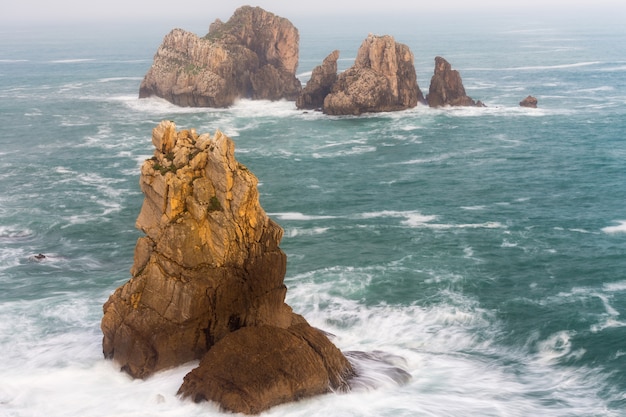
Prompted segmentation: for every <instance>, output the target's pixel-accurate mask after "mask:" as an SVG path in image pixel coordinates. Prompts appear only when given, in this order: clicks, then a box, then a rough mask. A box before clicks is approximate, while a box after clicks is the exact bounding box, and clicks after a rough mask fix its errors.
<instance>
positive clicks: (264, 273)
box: [101, 121, 353, 412]
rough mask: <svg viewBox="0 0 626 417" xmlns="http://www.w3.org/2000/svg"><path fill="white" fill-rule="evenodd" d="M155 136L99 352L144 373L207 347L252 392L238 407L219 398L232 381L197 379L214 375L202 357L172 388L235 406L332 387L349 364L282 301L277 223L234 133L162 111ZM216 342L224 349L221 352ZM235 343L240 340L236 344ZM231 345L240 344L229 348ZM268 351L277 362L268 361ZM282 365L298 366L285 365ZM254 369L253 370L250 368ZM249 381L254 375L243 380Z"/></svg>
mask: <svg viewBox="0 0 626 417" xmlns="http://www.w3.org/2000/svg"><path fill="white" fill-rule="evenodd" d="M152 143H153V144H154V146H155V148H156V150H155V152H154V157H152V158H151V159H148V160H146V161H145V162H144V164H143V165H142V167H141V178H140V185H141V189H142V191H143V193H144V196H145V198H144V202H143V206H142V208H141V213H140V214H139V217H138V218H137V223H136V225H137V227H138V228H139V229H140V230H142V231H143V232H144V233H145V234H146V235H145V236H144V237H141V238H139V239H138V241H137V245H136V247H135V256H134V263H133V266H132V268H131V275H132V277H131V279H130V280H129V281H128V282H127V283H126V284H124V285H123V286H121V287H120V288H118V289H117V290H116V291H115V292H114V293H113V294H112V295H111V296H110V298H109V300H108V301H107V302H106V303H105V304H104V316H103V318H102V323H101V328H102V331H103V334H104V338H103V352H104V355H105V357H106V358H110V359H112V360H114V361H115V362H116V363H118V364H119V366H120V367H121V368H122V369H123V370H124V371H126V372H127V373H128V374H130V375H131V376H133V377H136V378H145V377H148V376H150V375H151V374H153V373H154V372H156V371H158V370H162V369H165V368H170V367H173V366H178V365H181V364H183V363H186V362H189V361H191V360H198V359H202V358H203V357H204V356H205V354H207V352H212V351H213V349H214V348H215V349H217V350H216V351H215V352H213V353H211V356H210V357H211V358H212V359H209V363H210V368H211V369H213V370H214V371H215V372H217V371H218V370H220V369H222V370H230V372H232V374H231V376H232V378H233V384H238V385H236V386H237V387H239V388H241V389H242V390H244V391H245V392H246V393H247V394H246V395H248V394H249V396H250V398H252V399H251V400H250V399H248V397H246V402H245V404H246V405H245V407H244V406H242V407H243V408H240V409H237V408H236V407H235V406H232V405H228V404H230V402H229V401H230V400H228V398H231V394H229V393H228V392H227V391H228V390H229V389H231V388H232V387H230V386H228V387H226V386H224V387H222V388H223V391H219V390H215V389H213V386H212V385H208V388H207V387H204V386H203V384H202V383H199V382H197V381H198V378H196V376H197V375H200V379H203V380H205V379H206V381H209V382H207V384H210V383H212V382H210V381H213V380H211V379H210V377H205V376H203V375H204V371H203V370H202V367H201V369H200V370H199V371H197V372H195V373H194V374H193V375H194V377H193V378H192V377H190V378H191V379H190V381H192V380H193V381H196V382H194V383H193V384H192V385H193V387H194V388H193V390H187V388H185V389H182V391H181V392H182V393H184V394H185V395H191V396H192V397H193V398H194V400H200V399H202V398H205V399H207V400H215V401H218V402H220V403H221V404H223V406H224V407H226V408H228V409H230V410H232V411H236V412H239V411H241V412H257V411H258V410H262V409H264V407H268V406H271V405H274V404H278V403H280V402H285V401H291V400H295V399H297V398H301V397H304V396H308V395H315V394H319V393H321V392H326V391H327V390H329V389H340V388H341V386H343V385H345V383H344V382H343V378H348V377H349V376H350V375H351V374H352V372H353V371H352V368H351V365H350V364H349V362H348V361H347V360H346V359H345V357H344V356H343V355H342V354H341V352H339V351H338V350H337V348H335V347H334V346H333V345H332V343H331V342H330V341H328V340H327V339H326V337H325V336H324V335H323V334H322V333H321V332H319V331H317V330H315V329H313V328H311V327H310V326H309V325H308V323H307V322H306V320H304V318H302V317H301V316H299V315H296V314H294V313H293V312H292V309H291V308H290V307H289V306H288V305H287V304H285V302H284V300H285V294H286V291H287V289H286V287H285V285H284V282H283V281H284V275H285V271H286V255H285V254H284V252H283V251H282V250H281V249H280V248H279V243H280V239H281V238H282V235H283V230H282V228H281V227H280V226H278V225H277V224H276V223H274V222H273V221H272V220H271V219H270V218H269V217H268V216H267V215H266V214H265V212H264V210H263V209H262V207H261V206H260V204H259V194H258V190H257V183H258V180H257V178H256V177H255V176H254V175H253V174H252V173H251V172H250V171H249V170H248V169H247V168H246V167H244V166H243V165H241V164H240V163H238V162H237V161H236V160H235V157H234V143H233V142H232V140H230V139H229V138H228V137H226V136H225V135H223V134H222V133H220V132H219V131H218V132H216V133H215V135H213V136H211V135H209V134H202V135H198V134H197V133H196V132H195V130H193V129H192V130H182V131H177V130H176V125H175V124H174V123H173V122H169V121H164V122H161V123H160V124H159V125H158V126H157V127H156V128H155V129H154V130H153V132H152ZM268 328H269V329H268ZM243 329H245V331H244V332H242V330H243ZM240 332H241V333H240ZM285 332H287V333H285ZM234 334H237V336H234ZM231 335H232V336H231ZM280 335H283V336H284V335H289V338H287V337H286V336H285V337H283V336H280ZM227 337H228V338H227ZM279 338H280V343H278V342H277V340H278V339H279ZM224 339H225V341H224V342H223V343H222V345H220V343H221V341H222V340H224ZM274 339H276V340H274ZM224 344H225V345H226V346H228V348H227V350H228V351H229V352H230V353H229V355H226V356H222V354H221V353H219V352H221V351H220V349H222V348H219V346H224ZM233 344H235V345H238V346H239V345H241V346H243V347H241V348H238V349H239V350H233V349H235V348H233ZM218 345H219V346H218ZM307 346H308V347H307ZM320 346H321V347H320ZM331 346H332V347H331ZM272 349H274V350H272ZM296 351H297V352H298V355H296V354H295V353H294V354H291V353H288V352H292V353H293V352H296ZM305 351H306V352H305ZM233 352H239V353H240V354H241V356H238V357H237V358H234V357H233V356H232V355H233ZM268 352H269V353H268ZM274 353H275V354H279V355H282V354H284V355H286V356H285V357H281V358H275V359H274V362H271V363H273V365H271V366H270V365H264V366H265V367H264V368H259V367H258V366H257V365H256V363H255V362H254V361H255V360H256V359H255V358H258V357H260V356H262V357H265V358H268V355H269V356H271V355H272V354H274ZM259 355H260V356H259ZM264 355H265V356H264ZM299 355H301V357H300V356H299ZM268 361H269V359H268ZM277 361H278V362H280V361H286V362H281V364H280V366H281V367H282V368H276V369H274V366H275V365H276V366H277ZM292 361H293V362H292ZM234 362H238V363H239V365H238V367H235V366H234V365H233V363H234ZM268 363H269V362H268ZM328 363H330V364H332V367H330V368H329V367H328V366H326V365H327V364H328ZM267 367H269V368H267ZM288 369H302V370H303V371H302V372H298V373H293V374H288V372H290V371H287V370H288ZM312 369H315V372H313V371H311V370H312ZM251 370H253V371H252V372H253V373H254V374H255V376H254V378H258V379H254V378H252V377H251V376H249V375H247V374H248V373H250V372H251ZM283 370H285V372H287V374H285V373H283ZM305 370H306V371H305ZM212 372H213V371H212ZM259 372H261V373H260V374H259ZM272 372H277V373H279V374H280V375H282V377H281V378H283V379H281V380H280V381H282V382H280V384H279V388H280V389H279V388H276V387H275V386H274V385H272V384H273V382H271V381H274V379H275V374H273V373H272ZM238 373H242V375H238ZM324 375H325V376H326V379H324V378H323V377H324ZM338 376H340V377H338ZM221 377H222V376H221V374H220V375H219V378H221ZM207 378H208V379H207ZM263 378H265V379H263ZM261 380H263V381H266V382H267V384H265V385H264V384H260V381H261ZM237 381H239V382H237ZM285 381H288V382H285ZM246 383H249V384H253V385H250V386H247V387H246V388H245V389H244V387H245V386H246ZM189 384H191V382H189V383H188V384H187V386H188V385H189ZM234 386H235V385H234ZM229 387H230V388H229ZM244 391H242V392H244ZM257 400H258V401H257ZM242 404H243V403H242Z"/></svg>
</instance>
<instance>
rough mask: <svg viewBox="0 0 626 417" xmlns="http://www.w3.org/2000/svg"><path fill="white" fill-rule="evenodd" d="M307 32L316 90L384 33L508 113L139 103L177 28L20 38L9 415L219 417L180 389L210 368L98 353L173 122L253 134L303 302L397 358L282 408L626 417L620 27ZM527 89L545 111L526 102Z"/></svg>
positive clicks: (6, 318)
mask: <svg viewBox="0 0 626 417" xmlns="http://www.w3.org/2000/svg"><path fill="white" fill-rule="evenodd" d="M287 17H288V16H287ZM214 18H215V17H213V16H210V17H207V19H206V21H203V22H199V23H197V24H196V23H194V24H195V25H196V26H193V25H192V27H186V28H187V29H189V30H193V31H195V32H197V33H199V34H204V32H206V30H205V27H207V26H208V23H209V22H210V21H212V20H213V19H214ZM294 23H296V25H297V26H298V27H299V28H300V32H301V45H300V49H301V55H300V58H301V60H300V68H299V74H300V75H299V76H300V78H301V79H302V81H303V82H306V80H307V78H308V77H309V76H310V72H311V70H312V68H313V67H314V66H315V65H318V64H319V63H320V62H321V61H322V59H323V58H324V57H325V56H326V55H327V54H328V53H330V52H331V51H332V50H333V49H340V50H341V54H342V55H341V60H340V62H339V65H340V67H341V68H342V69H345V68H347V67H349V66H350V65H351V64H352V62H353V60H354V58H355V56H356V50H357V49H358V46H359V45H360V43H361V42H362V40H363V39H364V38H365V37H366V36H367V33H368V31H369V32H375V33H387V34H391V35H394V36H395V37H396V39H397V40H398V41H400V42H403V43H406V44H407V45H409V46H410V47H411V50H412V51H413V53H414V54H415V62H416V67H417V71H418V83H419V84H420V87H421V88H422V90H423V91H424V93H426V92H427V90H428V83H429V80H430V76H431V74H432V70H433V67H434V57H435V56H436V55H442V56H444V57H445V58H446V59H448V61H450V62H451V64H452V66H453V68H455V69H458V70H459V71H460V73H461V76H462V77H463V81H464V85H465V88H466V90H467V93H468V95H470V96H472V97H473V98H474V99H479V100H481V101H483V102H485V103H486V104H487V106H488V107H486V108H454V109H450V108H446V109H430V108H428V107H425V106H418V107H417V108H415V109H412V110H408V111H403V112H398V113H387V114H371V115H364V116H361V117H327V116H324V115H322V114H320V113H316V112H302V111H298V110H296V109H295V106H294V104H293V103H291V102H284V101H281V102H253V101H247V100H242V101H240V102H238V103H237V104H236V105H234V106H233V107H232V108H229V109H219V110H216V109H189V108H178V107H175V106H173V105H171V104H169V103H167V102H165V101H163V100H160V99H157V98H153V99H145V100H139V99H138V98H137V93H138V88H139V83H140V82H141V79H142V77H143V75H144V74H145V72H146V71H147V69H148V68H149V66H150V65H151V63H152V56H153V54H154V52H155V51H156V48H157V47H158V45H159V44H160V42H161V40H162V38H163V36H164V35H165V34H166V33H167V32H168V31H169V30H170V29H171V27H170V26H165V25H161V26H159V25H152V26H150V25H146V26H145V27H142V26H138V25H135V26H134V27H130V26H129V27H126V26H124V27H112V26H107V27H102V28H98V27H89V28H87V27H83V28H76V27H66V28H46V27H29V28H18V29H14V30H9V29H6V28H5V29H0V126H2V128H3V129H2V134H0V317H1V320H0V352H1V354H0V415H1V416H11V417H13V416H16V417H17V416H20V417H26V416H46V417H51V416H77V417H78V416H81V417H83V416H129V417H130V416H219V415H222V413H221V412H220V411H219V409H218V408H217V407H216V406H215V405H213V404H208V403H204V404H193V403H191V402H187V401H182V400H180V399H179V398H177V397H176V395H175V393H176V391H177V390H178V387H179V386H180V384H181V382H182V378H183V376H184V375H185V374H186V373H187V372H188V371H189V370H190V369H191V368H192V367H194V365H195V364H188V365H185V366H182V367H180V368H177V369H172V370H168V371H164V372H161V373H159V374H157V375H155V376H153V377H151V378H149V379H147V380H145V381H141V380H132V379H130V378H129V377H128V376H126V375H125V374H123V373H121V372H119V370H118V369H117V367H116V366H115V364H113V363H111V362H110V361H106V360H104V359H103V357H102V350H101V339H102V335H101V331H100V328H99V326H100V319H101V317H102V304H103V303H104V302H105V301H106V299H107V298H108V296H109V295H110V294H111V293H112V292H113V291H114V289H115V288H117V287H118V286H120V285H122V284H123V283H124V282H125V281H126V280H128V279H129V277H130V274H129V272H128V270H129V268H130V266H131V265H132V260H133V249H134V245H135V241H136V239H137V238H138V237H139V236H140V232H139V231H137V230H136V229H135V227H134V222H135V219H136V217H137V215H138V214H139V210H140V206H141V202H142V199H143V196H142V194H141V192H140V190H139V186H138V180H139V167H140V164H141V163H142V161H143V160H144V159H145V158H147V157H149V156H151V154H152V144H151V141H150V135H151V129H152V128H153V127H154V126H156V124H157V123H158V122H159V121H160V120H163V119H169V120H174V121H175V122H176V123H177V125H178V126H179V128H191V127H194V128H196V129H197V130H198V131H199V132H214V131H215V130H217V129H220V130H221V131H223V132H225V133H226V134H227V135H229V136H230V137H232V138H233V139H234V140H235V142H236V148H237V150H236V154H237V157H238V159H239V160H240V162H242V163H244V164H245V165H247V166H248V168H249V169H250V170H252V171H253V172H254V173H255V174H256V175H257V176H258V178H259V180H260V186H259V190H260V193H261V204H262V205H263V207H264V208H265V210H266V211H267V212H268V214H269V215H270V216H271V217H272V218H273V219H275V220H276V221H277V222H278V223H279V224H280V225H282V227H283V228H284V229H285V237H284V238H283V241H282V244H281V246H282V248H283V250H284V251H285V252H286V253H287V256H288V271H287V276H286V278H285V282H286V284H287V286H288V294H287V302H288V303H289V304H290V305H291V306H292V307H293V308H294V310H295V311H297V312H299V313H301V314H303V315H304V316H305V317H306V318H307V319H308V320H309V321H310V322H311V323H312V324H314V325H315V326H318V327H320V328H323V329H325V330H327V331H329V332H330V333H332V334H334V335H335V338H334V339H333V340H334V342H335V343H336V345H337V346H338V347H340V348H341V349H342V350H343V351H346V352H350V351H361V352H369V353H370V354H371V356H375V357H377V358H379V359H381V360H380V361H368V360H365V359H364V358H363V357H361V356H359V355H353V357H354V358H356V359H355V360H356V361H357V362H356V364H357V366H358V367H359V368H360V369H361V371H362V374H363V375H362V377H361V381H360V382H362V387H361V388H358V389H355V390H354V391H353V392H351V393H349V394H329V395H325V396H320V397H316V398H313V399H307V400H303V401H300V402H297V403H293V404H286V405H283V406H279V407H276V408H274V409H272V410H270V411H268V412H266V413H264V415H267V416H307V417H308V416H329V415H330V416H363V417H365V416H367V417H369V416H372V417H373V416H470V415H471V416H530V415H541V416H623V415H626V412H624V411H623V410H624V409H626V395H625V392H626V317H625V315H626V205H625V204H624V203H625V202H626V50H625V48H624V45H626V29H624V27H623V25H619V24H613V25H611V24H607V23H606V22H604V23H601V22H593V21H585V23H584V24H581V21H576V20H573V21H567V20H561V21H551V20H550V19H540V18H537V19H514V18H511V19H510V20H507V21H504V20H490V19H487V18H485V20H484V21H476V22H471V23H470V22H463V23H458V22H447V23H445V22H443V23H442V22H441V21H439V22H432V23H428V22H426V23H420V24H416V23H415V21H409V20H408V19H407V20H406V21H396V20H393V19H388V20H384V19H375V20H374V19H372V20H369V21H360V22H359V21H354V22H351V23H350V24H348V25H346V24H343V25H337V24H334V23H333V21H332V20H324V21H322V22H319V21H315V20H312V21H308V20H307V21H304V20H302V21H296V20H294ZM529 94H532V95H534V96H536V97H537V98H538V100H539V108H538V109H525V108H520V107H519V106H518V103H519V101H520V100H522V99H523V98H524V97H526V96H527V95H529ZM39 253H42V254H44V255H45V256H46V258H45V259H43V260H37V259H36V258H35V255H37V254H39ZM359 358H360V359H359ZM389 364H392V365H394V366H397V367H400V368H401V369H403V370H404V371H406V372H407V373H408V374H409V375H410V379H409V380H408V381H406V380H405V381H398V380H397V379H394V377H393V376H394V375H393V374H392V373H389V372H388V366H387V365H389Z"/></svg>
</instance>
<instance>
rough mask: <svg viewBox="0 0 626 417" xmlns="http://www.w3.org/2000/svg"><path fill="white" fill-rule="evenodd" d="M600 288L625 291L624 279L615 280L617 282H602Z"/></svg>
mask: <svg viewBox="0 0 626 417" xmlns="http://www.w3.org/2000/svg"><path fill="white" fill-rule="evenodd" d="M602 288H603V289H604V290H605V291H608V292H621V291H626V281H617V282H610V283H604V284H603V285H602Z"/></svg>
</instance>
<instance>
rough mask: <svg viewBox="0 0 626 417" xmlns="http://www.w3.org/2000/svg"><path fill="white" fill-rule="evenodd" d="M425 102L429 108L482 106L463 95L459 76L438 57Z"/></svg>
mask: <svg viewBox="0 0 626 417" xmlns="http://www.w3.org/2000/svg"><path fill="white" fill-rule="evenodd" d="M426 101H428V105H429V106H430V107H443V106H477V107H483V106H484V104H483V103H482V102H480V101H474V100H473V99H472V98H471V97H468V96H467V94H465V87H463V82H462V81H461V75H460V74H459V72H458V71H456V70H453V69H452V66H451V65H450V63H449V62H448V61H446V60H445V59H443V58H442V57H440V56H438V57H436V58H435V73H434V74H433V76H432V78H431V80H430V88H429V90H428V96H427V97H426Z"/></svg>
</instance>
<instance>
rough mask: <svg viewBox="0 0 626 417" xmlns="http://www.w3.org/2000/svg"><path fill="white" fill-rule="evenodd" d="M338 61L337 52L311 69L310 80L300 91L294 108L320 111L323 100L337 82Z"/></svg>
mask: <svg viewBox="0 0 626 417" xmlns="http://www.w3.org/2000/svg"><path fill="white" fill-rule="evenodd" d="M338 59H339V51H337V50H335V51H333V52H331V54H330V55H328V56H327V57H326V58H324V62H322V65H318V66H317V67H315V68H314V69H313V72H312V74H311V78H310V79H309V82H307V83H306V86H305V87H304V88H303V89H302V93H301V94H300V96H298V99H297V100H296V107H297V108H299V109H321V108H322V106H323V105H324V98H326V96H327V95H328V93H330V90H331V88H332V86H333V84H334V83H335V81H337V60H338Z"/></svg>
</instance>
